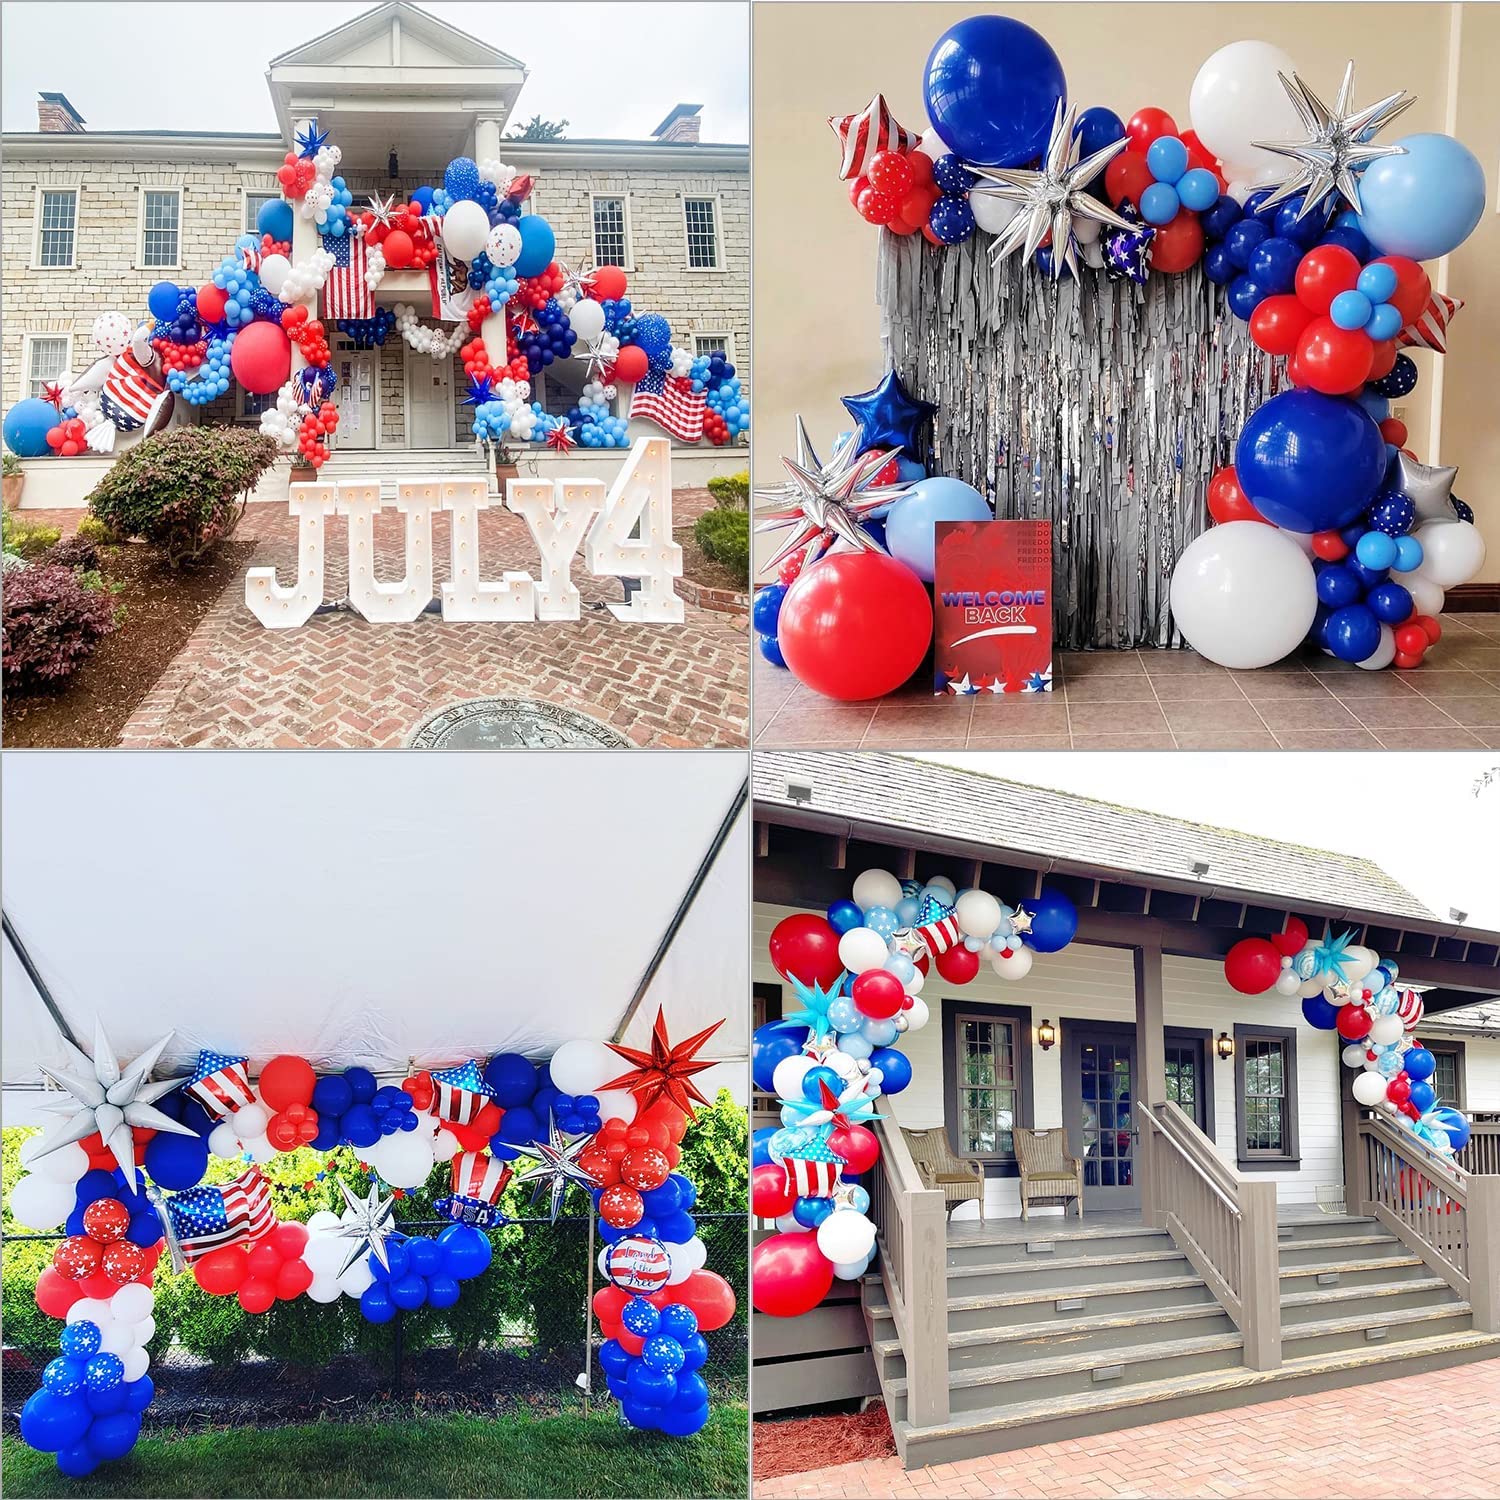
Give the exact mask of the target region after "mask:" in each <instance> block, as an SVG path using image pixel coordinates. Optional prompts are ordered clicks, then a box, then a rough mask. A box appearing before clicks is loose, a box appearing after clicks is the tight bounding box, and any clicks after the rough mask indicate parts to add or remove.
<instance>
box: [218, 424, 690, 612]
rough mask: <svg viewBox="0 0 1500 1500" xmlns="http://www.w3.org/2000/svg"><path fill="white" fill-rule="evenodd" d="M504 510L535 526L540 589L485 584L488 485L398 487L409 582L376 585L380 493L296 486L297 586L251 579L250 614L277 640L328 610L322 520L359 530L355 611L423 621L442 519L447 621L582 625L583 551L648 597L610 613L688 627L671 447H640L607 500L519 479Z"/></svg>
mask: <svg viewBox="0 0 1500 1500" xmlns="http://www.w3.org/2000/svg"><path fill="white" fill-rule="evenodd" d="M505 490H506V493H505V505H506V508H507V509H509V510H511V511H514V512H515V514H516V515H518V516H520V517H521V519H522V520H524V521H525V522H526V526H527V529H528V530H529V531H530V532H531V537H532V540H533V541H534V542H535V543H536V548H537V555H538V557H539V558H540V561H541V579H540V582H538V580H536V579H534V578H533V577H532V576H531V574H529V573H524V572H508V573H505V574H504V575H503V576H502V577H501V578H500V579H499V580H498V581H496V580H485V579H484V578H482V577H481V566H480V561H479V513H480V512H481V511H483V510H486V509H488V507H489V505H490V496H489V494H488V490H487V487H486V485H485V482H484V481H483V480H480V479H449V478H434V479H413V480H404V481H402V483H401V484H400V485H399V486H398V487H397V494H396V508H397V510H399V511H400V512H401V513H402V515H403V516H405V518H406V557H405V566H404V569H403V574H402V577H401V580H400V581H399V582H396V583H384V582H381V581H380V580H379V579H378V578H377V577H376V576H375V517H376V516H377V515H378V514H379V513H380V511H381V510H383V509H384V502H383V501H382V500H381V497H380V482H379V481H378V480H376V479H358V480H351V481H349V482H340V483H338V484H336V485H335V484H322V483H318V484H294V485H293V486H292V487H291V495H290V498H289V500H288V509H289V511H290V513H291V514H292V515H294V516H297V517H299V518H300V522H301V524H300V525H299V527H298V530H297V577H296V581H295V582H294V583H293V584H291V585H290V586H286V587H284V586H283V585H281V584H280V583H278V582H277V580H276V570H275V568H251V569H250V571H249V572H248V573H247V574H246V575H245V603H246V604H247V605H248V606H249V608H250V610H251V612H252V613H253V614H254V615H255V618H256V619H257V620H259V621H260V622H261V624H262V625H264V626H266V627H267V628H268V629H271V630H287V629H290V628H292V627H293V626H296V625H303V624H305V623H306V622H307V621H308V620H309V619H311V618H312V616H313V614H314V612H315V611H316V609H317V607H318V605H319V604H321V603H322V601H323V579H324V546H323V530H324V526H323V522H324V517H326V516H330V515H333V514H335V513H336V514H338V515H342V516H347V517H348V521H349V539H348V546H349V603H350V605H351V606H352V607H353V608H354V609H355V610H357V611H358V612H359V613H360V614H361V615H363V616H364V617H365V619H367V620H371V621H383V622H395V621H403V620H415V619H417V618H418V616H420V615H421V614H422V613H423V611H424V610H425V609H426V608H427V605H428V604H429V603H430V601H431V599H432V597H433V589H432V515H433V512H434V511H436V510H445V511H447V512H448V513H449V517H450V524H451V531H452V542H451V546H452V567H451V574H452V576H451V578H450V579H449V580H448V581H446V582H445V583H444V584H443V585H442V588H441V591H440V594H439V602H440V604H441V606H442V613H443V618H444V619H445V620H576V619H577V618H578V617H579V611H580V608H581V600H580V596H579V593H578V589H577V587H576V586H575V585H574V583H573V581H572V578H571V577H570V570H571V567H572V563H573V559H574V558H575V557H576V556H577V555H578V552H579V550H580V548H581V549H582V550H583V553H584V558H585V561H586V562H587V565H588V568H589V571H590V572H591V573H593V574H594V575H595V576H596V577H601V578H631V579H635V580H638V581H639V584H640V587H639V588H638V589H637V590H636V591H635V593H634V594H633V595H632V596H631V599H630V602H629V603H628V604H611V605H610V606H609V608H610V612H611V613H612V614H613V615H614V616H615V618H616V619H618V620H636V621H645V622H653V623H658V624H668V625H680V624H681V623H682V621H683V609H682V600H681V599H680V598H679V597H678V596H677V594H676V593H675V592H674V591H673V588H672V580H673V579H674V578H678V577H680V576H681V574H682V548H681V547H679V546H678V545H677V544H676V543H675V542H674V541H673V540H672V457H671V446H670V444H669V443H668V441H667V439H666V438H637V439H636V442H635V446H634V447H633V448H632V449H631V450H630V457H629V458H628V459H627V460H626V462H625V465H624V467H623V468H622V469H621V470H620V472H619V473H618V474H617V475H616V476H615V481H614V484H613V485H612V486H611V487H610V488H609V490H608V491H607V492H606V490H605V487H604V485H603V483H602V482H601V481H599V480H597V479H582V478H575V479H541V480H531V479H527V480H521V479H511V480H508V481H507V482H506V487H505Z"/></svg>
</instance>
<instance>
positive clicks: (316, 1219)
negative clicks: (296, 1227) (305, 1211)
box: [307, 1208, 343, 1234]
mask: <svg viewBox="0 0 1500 1500" xmlns="http://www.w3.org/2000/svg"><path fill="white" fill-rule="evenodd" d="M342 1222H343V1220H342V1219H340V1218H339V1216H338V1215H337V1214H336V1213H332V1212H330V1210H328V1209H326V1208H320V1209H319V1210H318V1211H317V1213H315V1214H314V1215H313V1216H312V1218H310V1219H309V1220H308V1221H307V1232H308V1233H309V1234H326V1233H328V1231H329V1230H331V1229H337V1228H338V1227H339V1225H340V1224H341V1223H342Z"/></svg>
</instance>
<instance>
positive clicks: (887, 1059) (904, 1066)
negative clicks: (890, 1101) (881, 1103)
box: [870, 1047, 911, 1094]
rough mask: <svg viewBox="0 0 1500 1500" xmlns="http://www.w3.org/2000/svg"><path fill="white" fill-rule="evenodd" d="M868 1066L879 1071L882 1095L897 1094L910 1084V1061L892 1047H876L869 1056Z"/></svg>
mask: <svg viewBox="0 0 1500 1500" xmlns="http://www.w3.org/2000/svg"><path fill="white" fill-rule="evenodd" d="M870 1066H871V1067H873V1068H879V1069H880V1072H881V1075H882V1078H881V1084H880V1092H881V1093H882V1094H899V1093H900V1092H901V1090H902V1089H904V1088H905V1087H906V1086H907V1084H909V1083H910V1082H911V1059H910V1058H909V1057H908V1056H907V1055H906V1054H905V1053H904V1052H899V1051H897V1049H896V1048H894V1047H877V1048H876V1049H875V1050H874V1051H873V1052H872V1053H871V1054H870Z"/></svg>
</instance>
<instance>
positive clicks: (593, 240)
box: [589, 192, 686, 273]
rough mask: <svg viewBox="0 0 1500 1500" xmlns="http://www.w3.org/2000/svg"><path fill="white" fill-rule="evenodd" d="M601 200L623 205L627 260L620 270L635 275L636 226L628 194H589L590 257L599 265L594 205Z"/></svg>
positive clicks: (622, 263) (621, 264)
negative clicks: (633, 222) (633, 221)
mask: <svg viewBox="0 0 1500 1500" xmlns="http://www.w3.org/2000/svg"><path fill="white" fill-rule="evenodd" d="M600 198H605V199H608V200H609V201H611V202H614V201H616V200H618V201H619V203H620V205H621V207H622V210H623V213H624V220H625V259H624V260H623V261H622V262H621V263H620V269H621V270H622V271H628V272H631V273H634V271H635V235H634V233H633V229H634V226H633V225H632V223H631V213H630V194H629V193H628V192H620V193H590V194H589V255H590V258H591V259H592V260H593V261H594V262H595V263H596V264H598V263H599V237H598V234H597V232H596V230H595V227H594V204H595V202H596V201H597V200H598V199H600ZM683 222H684V223H686V220H684V221H683Z"/></svg>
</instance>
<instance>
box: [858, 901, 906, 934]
mask: <svg viewBox="0 0 1500 1500" xmlns="http://www.w3.org/2000/svg"><path fill="white" fill-rule="evenodd" d="M900 925H901V919H900V918H899V917H898V916H897V915H896V913H895V912H893V911H892V910H891V909H890V907H888V906H872V907H871V908H870V909H869V911H867V912H866V913H865V926H866V927H868V928H869V929H870V930H871V932H878V933H879V934H880V935H881V937H883V938H888V937H890V936H891V934H892V933H893V932H895V931H896V929H897V928H898V927H900Z"/></svg>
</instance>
